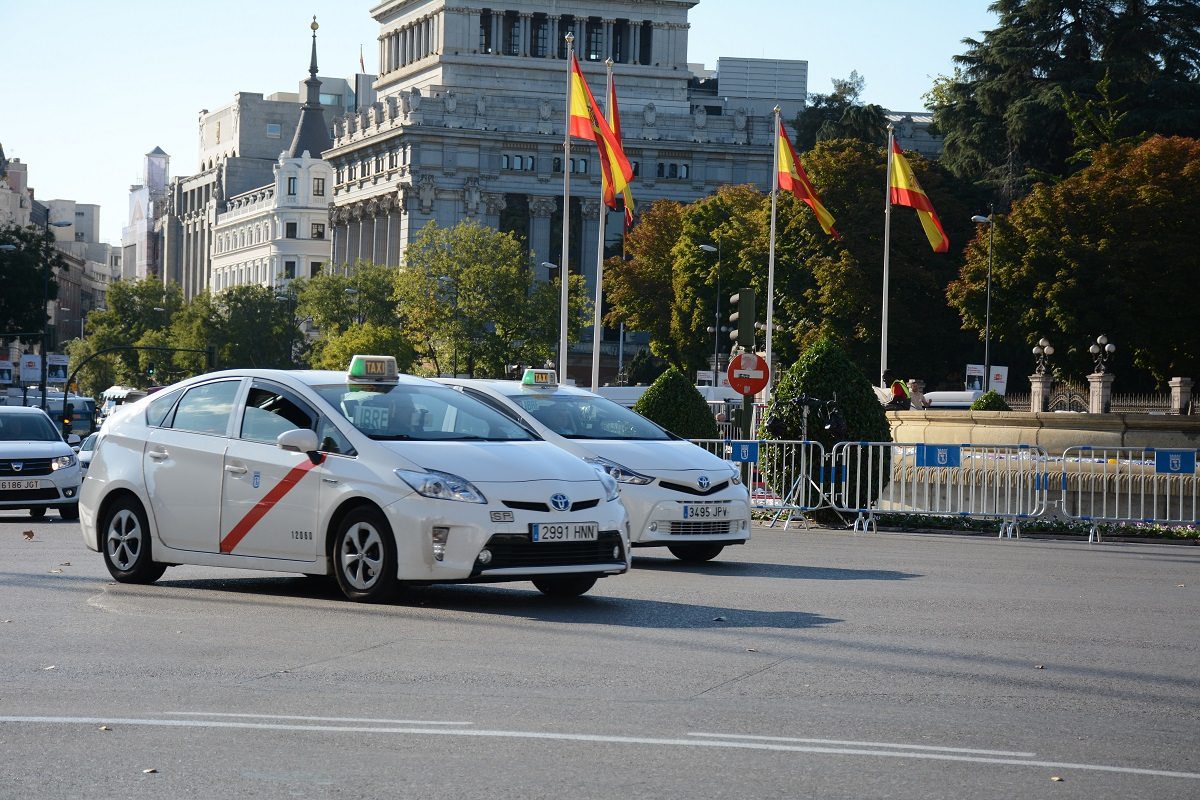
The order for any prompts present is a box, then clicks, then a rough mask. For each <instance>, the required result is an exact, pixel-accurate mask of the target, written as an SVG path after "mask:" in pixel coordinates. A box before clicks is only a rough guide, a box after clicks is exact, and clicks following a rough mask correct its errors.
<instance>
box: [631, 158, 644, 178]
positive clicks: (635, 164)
mask: <svg viewBox="0 0 1200 800" xmlns="http://www.w3.org/2000/svg"><path fill="white" fill-rule="evenodd" d="M629 166H631V167H633V177H635V178H636V177H637V176H638V175H641V174H642V165H641V164H640V163H639V162H637V161H633V162H630V164H629Z"/></svg>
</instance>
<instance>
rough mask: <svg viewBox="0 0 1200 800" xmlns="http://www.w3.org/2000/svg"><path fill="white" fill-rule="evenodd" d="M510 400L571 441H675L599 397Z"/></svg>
mask: <svg viewBox="0 0 1200 800" xmlns="http://www.w3.org/2000/svg"><path fill="white" fill-rule="evenodd" d="M509 399H510V400H512V401H513V402H514V403H516V404H517V405H519V406H520V407H521V408H523V409H525V411H527V412H529V414H530V415H531V416H532V417H533V418H534V419H536V420H537V421H538V422H540V423H542V424H543V425H545V426H546V427H547V428H549V429H550V430H552V431H554V432H555V433H557V434H558V435H559V436H562V437H564V438H567V439H638V440H650V441H665V440H668V439H670V438H671V436H670V435H669V434H668V433H667V432H666V431H664V430H663V429H662V428H660V427H658V426H657V425H655V424H654V423H653V422H651V421H650V420H648V419H646V418H645V417H643V416H642V415H641V414H638V413H635V412H633V411H630V410H629V409H627V408H625V407H624V406H621V405H617V404H616V403H614V402H613V401H611V400H608V399H606V398H604V397H599V396H597V395H572V394H547V395H537V394H520V395H515V396H510V397H509Z"/></svg>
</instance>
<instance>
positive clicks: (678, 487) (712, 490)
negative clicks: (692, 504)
mask: <svg viewBox="0 0 1200 800" xmlns="http://www.w3.org/2000/svg"><path fill="white" fill-rule="evenodd" d="M658 485H659V486H661V487H663V488H664V489H670V490H671V491H673V492H682V493H684V494H694V495H696V496H697V497H704V496H706V495H710V494H716V493H717V492H720V491H724V490H725V489H726V488H727V487H728V486H729V481H721V482H720V483H714V484H713V485H712V486H710V487H708V488H707V489H697V488H696V487H695V486H688V485H687V484H684V483H672V482H671V481H659V482H658Z"/></svg>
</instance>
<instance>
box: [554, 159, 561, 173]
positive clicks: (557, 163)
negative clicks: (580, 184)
mask: <svg viewBox="0 0 1200 800" xmlns="http://www.w3.org/2000/svg"><path fill="white" fill-rule="evenodd" d="M553 164H554V167H553V170H554V172H562V159H561V158H559V157H557V156H555V158H554V162H553Z"/></svg>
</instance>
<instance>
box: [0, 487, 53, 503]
mask: <svg viewBox="0 0 1200 800" xmlns="http://www.w3.org/2000/svg"><path fill="white" fill-rule="evenodd" d="M57 499H58V489H53V488H51V489H8V490H6V491H3V492H0V503H15V502H19V501H22V500H57Z"/></svg>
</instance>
